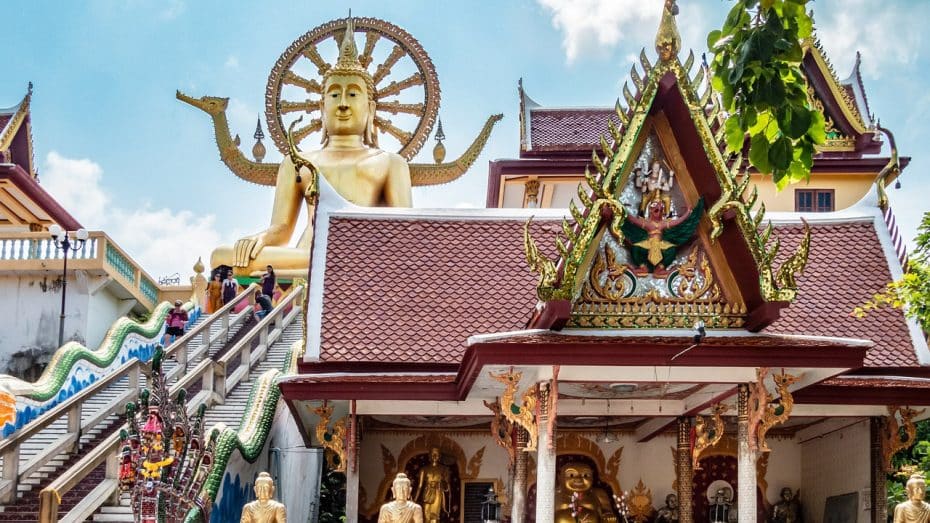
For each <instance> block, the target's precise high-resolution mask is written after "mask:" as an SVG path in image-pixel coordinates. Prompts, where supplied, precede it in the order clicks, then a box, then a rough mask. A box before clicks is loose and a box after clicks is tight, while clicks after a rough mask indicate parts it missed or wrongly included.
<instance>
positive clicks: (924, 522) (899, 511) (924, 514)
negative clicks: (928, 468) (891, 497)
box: [894, 474, 930, 523]
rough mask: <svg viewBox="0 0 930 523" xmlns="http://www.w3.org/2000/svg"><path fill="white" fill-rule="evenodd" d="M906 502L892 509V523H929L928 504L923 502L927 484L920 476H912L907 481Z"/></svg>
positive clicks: (929, 512) (929, 509) (929, 507)
mask: <svg viewBox="0 0 930 523" xmlns="http://www.w3.org/2000/svg"><path fill="white" fill-rule="evenodd" d="M906 488H907V501H905V502H904V503H898V505H897V506H896V507H895V508H894V523H928V522H930V504H928V503H927V502H926V501H924V496H925V495H926V494H927V482H926V480H924V477H923V475H922V474H912V475H911V478H910V479H908V480H907V487H906Z"/></svg>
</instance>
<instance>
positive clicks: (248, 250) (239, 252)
mask: <svg viewBox="0 0 930 523" xmlns="http://www.w3.org/2000/svg"><path fill="white" fill-rule="evenodd" d="M264 248H265V235H264V233H259V234H253V235H252V236H246V237H245V238H242V239H241V240H237V241H236V245H235V246H234V247H233V256H234V258H233V266H234V267H248V266H249V263H251V262H252V260H253V259H255V257H256V256H258V253H260V252H262V249H264Z"/></svg>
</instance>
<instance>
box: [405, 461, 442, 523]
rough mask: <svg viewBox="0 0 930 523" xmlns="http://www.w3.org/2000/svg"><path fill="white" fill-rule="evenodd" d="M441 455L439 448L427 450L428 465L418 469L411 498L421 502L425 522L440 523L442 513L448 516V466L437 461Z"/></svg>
mask: <svg viewBox="0 0 930 523" xmlns="http://www.w3.org/2000/svg"><path fill="white" fill-rule="evenodd" d="M441 457H442V454H440V452H439V449H438V448H436V447H433V448H431V449H430V451H429V465H427V466H425V467H423V468H421V469H420V472H419V479H418V480H417V493H416V494H415V495H414V496H413V499H415V500H417V501H419V502H420V503H422V504H423V513H424V516H426V523H440V522H441V521H443V516H442V515H443V514H445V515H446V518H448V516H449V498H450V497H452V492H451V487H450V482H449V478H450V475H451V472H450V471H449V467H447V466H445V465H443V464H442V463H440V462H439V458H441Z"/></svg>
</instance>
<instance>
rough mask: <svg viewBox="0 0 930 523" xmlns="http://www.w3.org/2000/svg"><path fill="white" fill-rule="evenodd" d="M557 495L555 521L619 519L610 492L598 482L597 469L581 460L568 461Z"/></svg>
mask: <svg viewBox="0 0 930 523" xmlns="http://www.w3.org/2000/svg"><path fill="white" fill-rule="evenodd" d="M559 479H560V480H561V484H560V485H559V487H558V489H557V490H556V493H555V494H556V496H555V523H575V522H576V521H586V522H589V523H615V522H616V521H617V517H616V515H614V511H613V508H612V506H611V500H610V496H608V495H607V492H606V491H605V490H604V489H601V488H597V487H595V486H594V470H593V469H591V466H590V465H587V464H586V463H582V462H580V461H573V462H569V463H566V464H565V466H563V467H562V470H561V472H560V473H559Z"/></svg>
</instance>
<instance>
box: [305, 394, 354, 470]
mask: <svg viewBox="0 0 930 523" xmlns="http://www.w3.org/2000/svg"><path fill="white" fill-rule="evenodd" d="M313 412H314V413H315V414H316V415H317V416H319V417H320V421H319V422H318V423H317V424H316V439H317V441H319V442H320V444H321V445H323V448H324V449H326V452H325V454H326V463H327V465H328V466H329V468H330V469H332V470H335V471H337V472H345V471H346V465H347V464H348V460H347V459H346V435H347V432H346V419H345V418H342V419H340V420H338V421H336V422H335V423H333V428H332V430H330V429H329V419H330V418H331V417H332V415H333V408H332V407H330V406H328V405H326V404H325V403H324V404H323V405H321V406H319V407H317V408H315V409H313ZM337 457H338V458H339V459H338V461H337V459H336V458H337Z"/></svg>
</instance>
